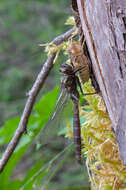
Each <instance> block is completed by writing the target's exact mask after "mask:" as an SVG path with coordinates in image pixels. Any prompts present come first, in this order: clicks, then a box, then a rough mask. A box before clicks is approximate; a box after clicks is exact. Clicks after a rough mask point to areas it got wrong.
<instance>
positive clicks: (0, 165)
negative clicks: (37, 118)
mask: <svg viewBox="0 0 126 190" xmlns="http://www.w3.org/2000/svg"><path fill="white" fill-rule="evenodd" d="M73 32H74V28H73V29H71V30H69V31H67V32H66V33H64V34H62V35H60V36H58V37H56V38H55V39H54V40H53V41H52V42H53V43H54V44H56V45H59V44H61V43H62V42H63V41H67V40H68V38H69V37H70V36H71V35H72V33H73ZM55 56H56V53H53V54H52V55H50V56H49V57H48V58H47V60H46V62H45V63H44V65H43V67H42V70H41V71H40V73H39V75H38V76H37V79H36V81H35V83H34V85H33V87H32V89H31V90H30V92H29V93H28V100H27V102H26V105H25V108H24V111H23V113H22V116H21V120H20V123H19V125H18V128H17V130H16V132H15V134H14V136H13V138H12V140H11V141H10V143H9V144H8V146H7V148H6V150H5V152H4V154H3V157H2V159H1V160H0V172H2V171H3V169H4V167H5V166H6V164H7V162H8V160H9V158H10V157H11V155H12V153H13V152H14V150H15V148H16V146H17V144H18V143H19V140H20V138H21V136H22V134H23V133H24V132H25V131H26V128H27V123H28V119H29V116H30V114H31V111H32V108H33V105H34V103H35V100H36V97H37V95H38V93H39V91H40V89H41V88H42V87H43V85H44V82H45V80H46V78H47V77H48V75H49V73H50V71H51V69H52V68H53V61H54V59H55Z"/></svg>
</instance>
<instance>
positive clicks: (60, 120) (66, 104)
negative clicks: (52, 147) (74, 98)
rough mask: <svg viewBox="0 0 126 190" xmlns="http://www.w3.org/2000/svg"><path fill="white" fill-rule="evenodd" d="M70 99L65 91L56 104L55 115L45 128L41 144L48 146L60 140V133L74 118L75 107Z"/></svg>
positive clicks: (62, 91)
mask: <svg viewBox="0 0 126 190" xmlns="http://www.w3.org/2000/svg"><path fill="white" fill-rule="evenodd" d="M72 105H73V104H72V102H71V101H70V99H69V95H68V94H67V93H66V91H65V90H64V89H63V90H61V93H60V95H59V98H58V100H57V102H56V106H55V109H54V112H53V114H52V115H51V117H50V119H49V120H48V122H47V124H46V125H45V126H44V128H43V130H42V133H41V144H42V145H46V144H49V143H51V141H52V142H53V139H56V138H57V140H58V133H59V131H60V130H61V129H63V128H64V127H65V126H66V122H67V120H68V119H69V118H70V117H72V114H73V107H72Z"/></svg>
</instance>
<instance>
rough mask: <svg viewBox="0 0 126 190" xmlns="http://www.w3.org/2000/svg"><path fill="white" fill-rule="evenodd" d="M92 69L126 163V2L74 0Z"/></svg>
mask: <svg viewBox="0 0 126 190" xmlns="http://www.w3.org/2000/svg"><path fill="white" fill-rule="evenodd" d="M77 4H78V10H79V14H80V19H81V24H82V29H83V32H84V35H85V39H86V42H87V46H88V50H89V53H90V57H91V60H92V66H93V70H94V73H95V76H96V79H97V82H98V84H99V86H100V90H101V93H102V96H103V99H104V102H105V105H106V108H107V111H108V113H109V116H110V119H111V121H112V126H113V128H114V131H115V134H116V137H117V141H118V145H119V150H120V156H121V158H122V160H123V162H124V163H125V164H126V103H125V102H126V0H121V1H119V0H77Z"/></svg>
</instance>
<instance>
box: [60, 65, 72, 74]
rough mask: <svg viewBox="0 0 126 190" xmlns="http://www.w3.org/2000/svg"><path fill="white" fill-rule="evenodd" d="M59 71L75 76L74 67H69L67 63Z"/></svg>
mask: <svg viewBox="0 0 126 190" xmlns="http://www.w3.org/2000/svg"><path fill="white" fill-rule="evenodd" d="M59 71H60V72H61V73H63V74H68V75H69V74H73V67H72V66H71V65H68V64H66V63H63V64H62V65H61V66H60V69H59Z"/></svg>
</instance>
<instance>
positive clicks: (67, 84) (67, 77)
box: [41, 62, 89, 164]
mask: <svg viewBox="0 0 126 190" xmlns="http://www.w3.org/2000/svg"><path fill="white" fill-rule="evenodd" d="M84 67H85V66H83V67H80V68H75V67H74V65H73V64H72V62H71V63H70V64H67V63H63V64H61V66H60V69H59V71H60V72H61V73H62V74H63V77H62V78H61V93H60V95H59V98H58V100H57V103H56V108H55V111H54V113H53V114H52V116H51V119H50V120H49V122H47V124H46V125H45V127H44V128H43V131H42V136H41V137H42V141H43V142H42V144H44V143H45V139H46V140H47V139H48V138H47V137H46V136H48V133H51V135H52V136H54V135H55V129H54V128H53V126H52V125H51V122H53V120H55V117H57V115H58V114H59V112H60V110H62V109H63V108H64V107H65V106H66V104H67V102H68V97H69V98H70V99H71V101H72V103H73V138H74V149H75V155H76V159H77V161H78V163H79V164H82V155H81V149H82V143H81V124H80V116H79V99H80V95H79V91H78V87H79V88H80V92H81V93H82V94H83V95H84V93H83V90H82V87H81V83H80V80H79V77H78V75H77V73H78V72H79V71H80V70H82V69H83V68H84ZM85 95H89V94H85ZM54 125H55V126H56V123H55V122H54ZM55 126H54V127H55Z"/></svg>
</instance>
